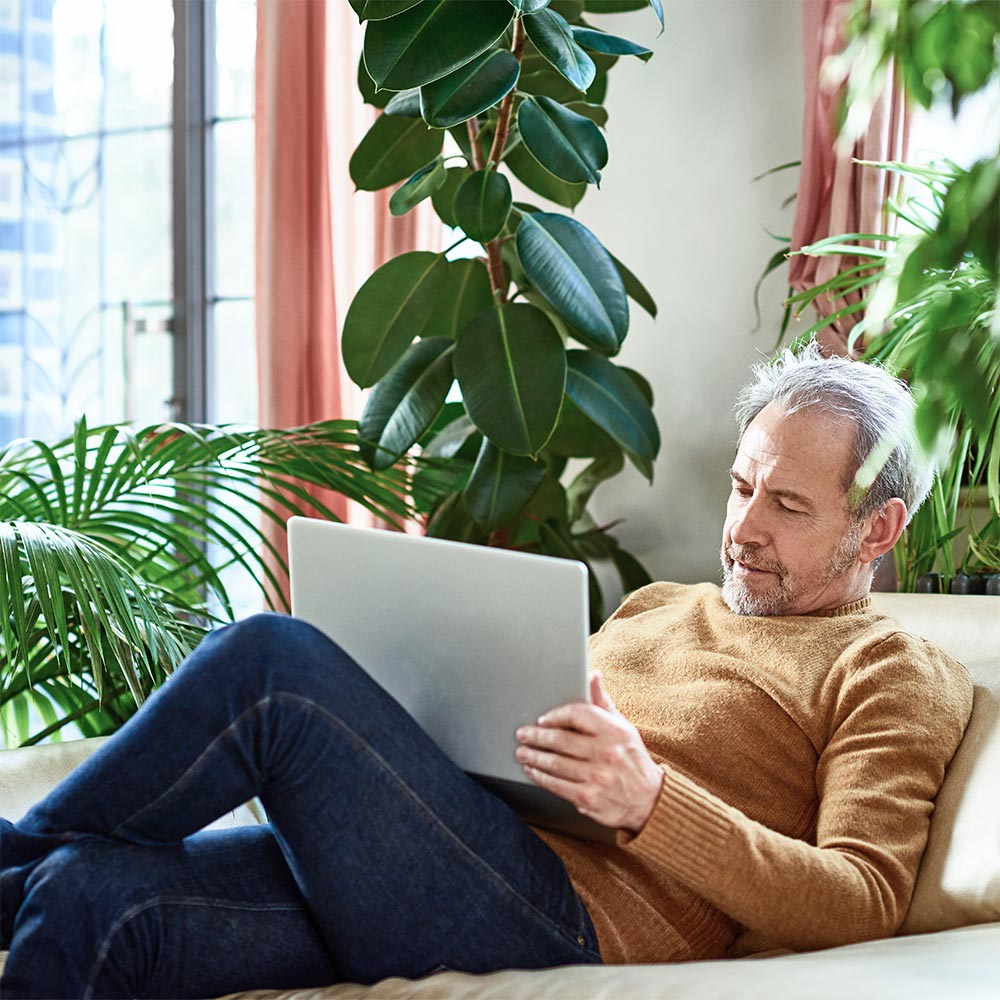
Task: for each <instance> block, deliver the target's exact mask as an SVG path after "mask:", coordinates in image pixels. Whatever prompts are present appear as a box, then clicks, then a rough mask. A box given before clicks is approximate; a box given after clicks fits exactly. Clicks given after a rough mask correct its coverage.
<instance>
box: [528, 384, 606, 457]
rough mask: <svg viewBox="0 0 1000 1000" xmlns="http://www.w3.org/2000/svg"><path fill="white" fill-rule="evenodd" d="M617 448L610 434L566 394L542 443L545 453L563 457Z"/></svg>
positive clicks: (598, 453) (591, 454) (603, 451)
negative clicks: (554, 425) (552, 427)
mask: <svg viewBox="0 0 1000 1000" xmlns="http://www.w3.org/2000/svg"><path fill="white" fill-rule="evenodd" d="M618 450H619V448H618V445H617V444H615V442H614V439H613V438H612V437H611V435H610V434H608V433H607V431H603V430H601V428H600V427H598V426H597V424H595V423H594V421H593V420H591V419H590V417H588V416H586V415H585V414H584V413H583V411H582V410H581V409H580V407H579V406H577V405H576V403H574V402H573V400H572V399H570V398H569V397H567V398H566V399H564V400H563V407H562V410H561V411H560V413H559V423H557V424H556V429H555V430H554V431H553V432H552V437H550V438H549V440H548V441H547V442H546V445H545V451H546V452H547V453H548V454H551V455H559V456H562V457H564V458H593V457H595V456H597V455H606V454H607V453H608V452H611V451H618Z"/></svg>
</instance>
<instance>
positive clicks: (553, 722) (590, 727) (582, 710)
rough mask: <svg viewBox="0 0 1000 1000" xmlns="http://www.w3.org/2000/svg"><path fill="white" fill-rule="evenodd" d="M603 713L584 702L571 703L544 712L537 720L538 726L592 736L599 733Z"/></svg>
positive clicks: (602, 710) (604, 710) (600, 709)
mask: <svg viewBox="0 0 1000 1000" xmlns="http://www.w3.org/2000/svg"><path fill="white" fill-rule="evenodd" d="M605 712H606V709H602V708H598V707H597V706H594V705H588V704H587V703H586V702H584V701H573V702H570V703H569V704H568V705H560V706H559V707H558V708H553V709H551V710H550V711H548V712H546V713H545V714H544V715H543V716H542V717H541V718H540V719H539V720H538V724H539V725H540V726H551V727H555V728H559V729H573V730H576V731H577V732H578V733H584V734H585V735H589V736H593V735H595V734H596V733H597V732H599V730H600V728H601V722H602V721H603V719H602V715H603V714H604V713H605Z"/></svg>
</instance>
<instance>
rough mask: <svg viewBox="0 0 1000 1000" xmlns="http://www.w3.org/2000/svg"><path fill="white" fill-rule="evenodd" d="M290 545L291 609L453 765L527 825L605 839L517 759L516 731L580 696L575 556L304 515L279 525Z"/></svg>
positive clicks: (582, 647) (580, 615)
mask: <svg viewBox="0 0 1000 1000" xmlns="http://www.w3.org/2000/svg"><path fill="white" fill-rule="evenodd" d="M288 542H289V565H290V571H291V590H292V614H293V615H295V616H296V617H297V618H302V619H304V620H305V621H307V622H310V623H311V624H312V625H315V626H316V627H317V628H319V629H320V630H321V631H323V632H325V633H326V634H327V635H328V636H330V638H331V639H333V640H334V641H335V642H336V643H337V644H338V645H339V646H340V647H341V648H342V649H344V650H345V652H347V653H348V654H349V655H350V656H351V657H352V658H353V659H354V660H356V661H357V663H359V664H360V665H361V666H362V667H363V668H364V669H365V670H366V671H367V672H368V673H369V674H370V675H371V676H372V677H373V678H374V679H375V680H376V681H377V682H378V683H379V684H380V685H381V686H382V687H384V688H385V689H386V690H387V691H388V692H389V693H390V694H391V695H392V696H393V697H394V698H395V699H396V700H397V701H398V702H399V703H400V704H401V705H402V706H403V707H404V708H405V709H406V710H407V711H408V712H409V713H410V715H412V716H413V717H414V718H415V719H416V720H417V722H418V723H420V725H421V726H422V727H423V728H424V730H426V732H427V733H429V734H430V736H431V737H432V739H434V740H435V742H437V744H438V745H439V746H440V747H441V749H442V750H444V752H445V753H446V754H448V756H449V757H451V759H452V760H454V761H455V763H456V764H458V765H459V767H461V768H462V769H463V770H464V771H467V772H468V773H469V774H471V775H472V776H474V777H475V778H476V779H477V780H479V781H480V782H482V783H483V784H484V785H485V786H486V787H488V788H489V789H490V790H491V791H493V792H495V793H496V794H498V795H500V796H501V797H502V798H504V799H505V800H506V801H507V802H508V803H509V804H510V805H512V806H513V807H514V808H515V809H516V810H517V811H518V812H519V813H520V814H521V815H522V816H523V817H524V818H525V819H526V820H527V821H528V822H531V823H535V824H537V825H539V826H544V827H548V828H551V829H555V830H559V831H561V832H565V833H569V834H572V835H573V836H578V837H585V838H587V839H600V840H613V839H614V831H613V830H610V829H609V828H607V827H604V826H600V825H599V824H597V823H594V822H593V821H591V820H588V819H586V818H584V817H582V816H581V815H580V814H579V813H578V812H577V811H576V809H575V808H574V807H573V806H572V805H570V804H569V803H568V802H566V801H564V800H563V799H559V798H557V797H556V796H554V795H551V794H550V793H548V792H545V791H543V790H542V789H540V788H538V786H537V785H534V784H533V783H532V782H530V781H529V780H528V779H527V778H526V777H525V775H524V772H523V771H522V770H521V765H520V764H518V762H517V761H516V760H515V759H514V750H515V749H516V747H517V741H516V739H515V737H514V731H515V730H516V729H517V727H518V726H520V725H524V724H525V723H530V722H534V720H535V719H537V718H538V716H539V715H541V714H542V713H543V712H544V711H546V710H547V709H550V708H553V707H554V706H556V705H561V704H565V703H566V702H570V701H589V693H588V681H587V672H588V670H587V664H588V616H587V569H586V567H585V566H584V565H583V564H582V563H579V562H573V561H571V560H567V559H554V558H550V557H547V556H538V555H530V554H527V553H522V552H511V551H508V550H505V549H494V548H486V547H484V546H478V545H467V544H464V543H461V542H449V541H442V540H439V539H432V538H422V537H415V536H412V535H405V534H400V533H398V532H390V531H378V530H374V529H367V528H353V527H349V526H347V525H343V524H337V523H334V522H331V521H321V520H314V519H311V518H303V517H293V518H291V520H290V521H289V522H288Z"/></svg>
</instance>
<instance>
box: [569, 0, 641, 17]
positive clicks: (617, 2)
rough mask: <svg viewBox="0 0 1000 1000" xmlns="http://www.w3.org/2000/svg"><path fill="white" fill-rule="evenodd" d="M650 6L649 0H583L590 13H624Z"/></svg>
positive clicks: (585, 8) (584, 6)
mask: <svg viewBox="0 0 1000 1000" xmlns="http://www.w3.org/2000/svg"><path fill="white" fill-rule="evenodd" d="M648 6H649V0H583V9H584V10H585V11H587V13H588V14H624V13H627V12H628V11H630V10H642V9H643V7H648Z"/></svg>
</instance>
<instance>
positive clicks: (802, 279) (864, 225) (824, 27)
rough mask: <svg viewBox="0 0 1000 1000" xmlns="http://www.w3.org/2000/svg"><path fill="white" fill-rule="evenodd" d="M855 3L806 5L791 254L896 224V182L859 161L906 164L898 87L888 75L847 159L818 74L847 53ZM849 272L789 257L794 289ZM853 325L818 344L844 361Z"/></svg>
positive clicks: (836, 328) (836, 260) (844, 324)
mask: <svg viewBox="0 0 1000 1000" xmlns="http://www.w3.org/2000/svg"><path fill="white" fill-rule="evenodd" d="M850 3H851V0H803V3H802V51H803V63H804V71H805V118H804V122H803V135H802V167H801V173H800V175H799V193H798V199H797V206H796V213H795V222H794V224H793V226H792V249H793V250H798V249H799V248H801V247H803V246H807V245H808V244H810V243H815V242H817V241H818V240H821V239H824V238H825V237H827V236H833V235H837V234H840V233H891V232H892V231H893V229H892V228H891V227H893V226H894V219H893V217H892V216H891V214H890V213H889V212H888V211H886V209H885V208H884V206H885V202H886V199H887V197H888V196H889V195H890V194H892V193H894V192H895V190H896V184H897V181H896V179H895V175H893V174H890V173H888V172H887V171H883V170H877V169H875V168H874V167H863V166H860V165H858V164H857V163H855V162H854V161H855V160H905V159H906V155H907V145H908V140H909V115H908V114H907V110H906V106H905V103H904V99H903V94H902V90H901V88H899V87H898V86H895V85H894V82H893V79H892V74H890V75H889V79H888V82H887V84H886V88H885V91H884V92H883V94H882V95H881V97H880V98H879V100H878V101H877V102H876V104H875V107H874V109H873V112H872V116H871V121H870V123H869V125H868V128H867V130H866V131H865V133H864V134H863V135H862V137H861V138H860V139H859V140H858V141H857V142H856V143H855V145H854V148H853V149H852V150H850V152H849V153H846V154H845V153H838V152H837V150H836V148H835V142H836V135H835V128H836V124H835V113H836V105H837V93H836V92H835V91H833V90H831V89H829V88H826V87H824V86H823V83H822V81H821V68H822V66H823V63H824V61H825V60H826V58H827V57H828V56H830V55H832V54H835V53H837V52H839V51H841V49H842V48H843V26H844V19H845V17H846V14H847V11H848V8H849V7H850ZM844 266H845V262H844V259H843V258H840V257H806V256H796V257H792V258H791V259H790V262H789V284H790V285H791V287H792V288H793V289H794V290H795V291H796V292H799V291H804V290H805V289H807V288H812V287H814V286H815V285H819V284H822V283H823V282H824V281H826V280H828V279H829V278H832V277H833V276H834V275H835V274H836V273H837V271H838V270H840V269H842V268H843V267H844ZM859 299H860V296H859V295H858V294H857V293H852V295H850V296H849V297H848V298H847V299H832V298H825V299H822V300H819V306H818V307H819V309H820V311H821V314H822V315H824V316H829V315H831V314H832V313H834V312H837V311H838V310H840V309H842V308H843V307H844V306H845V305H847V304H848V302H857V301H859ZM855 322H856V320H855V319H853V318H851V317H842V318H840V319H838V320H837V321H836V322H835V323H834V324H833V325H832V326H830V327H827V328H826V329H825V330H824V331H823V332H822V333H821V334H820V335H819V337H818V338H817V339H818V340H819V341H820V343H821V344H822V345H823V348H824V350H825V351H826V352H827V353H832V354H846V353H847V341H848V337H849V336H850V333H851V329H852V328H853V326H854V324H855Z"/></svg>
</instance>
